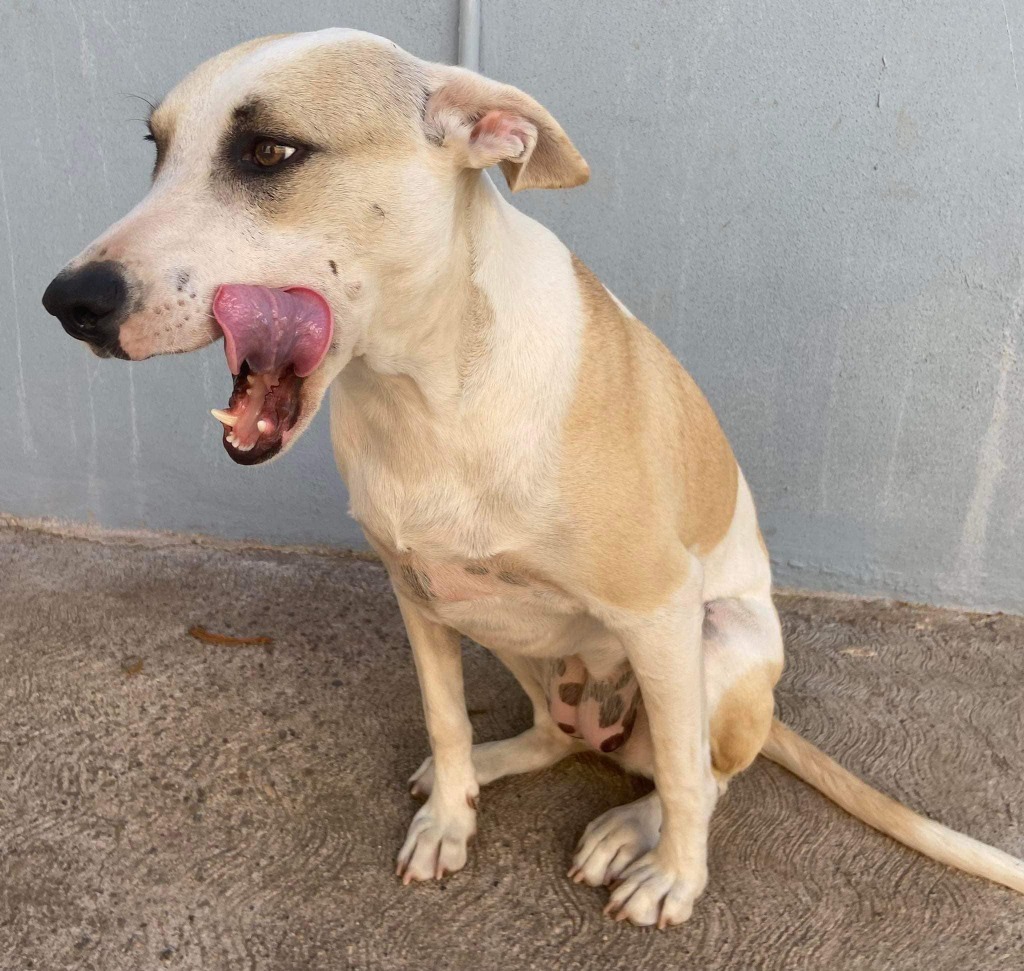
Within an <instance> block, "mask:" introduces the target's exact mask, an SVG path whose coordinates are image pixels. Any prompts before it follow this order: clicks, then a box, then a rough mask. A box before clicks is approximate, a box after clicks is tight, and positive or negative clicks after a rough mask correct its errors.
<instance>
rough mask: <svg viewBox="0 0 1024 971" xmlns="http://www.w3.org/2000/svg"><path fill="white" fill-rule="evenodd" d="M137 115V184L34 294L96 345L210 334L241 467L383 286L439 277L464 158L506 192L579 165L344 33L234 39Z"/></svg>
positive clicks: (511, 103)
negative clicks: (105, 225)
mask: <svg viewBox="0 0 1024 971" xmlns="http://www.w3.org/2000/svg"><path fill="white" fill-rule="evenodd" d="M149 125H150V136H149V137H151V138H152V140H153V142H154V143H155V146H156V163H155V167H154V172H153V185H152V188H151V190H150V192H149V194H148V195H147V196H146V198H145V199H144V200H143V201H142V202H141V203H140V204H139V205H138V206H137V207H136V208H135V209H133V210H132V211H131V212H130V213H129V214H128V215H127V216H125V217H124V218H123V219H122V220H121V221H120V222H118V223H116V224H115V225H113V226H112V227H111V228H110V229H108V230H107V231H106V232H105V233H104V234H103V235H102V236H100V237H99V238H98V239H97V240H96V241H95V242H93V243H92V244H91V245H90V246H88V247H87V248H86V249H85V250H84V251H83V252H82V253H81V254H80V255H79V256H78V257H76V258H75V259H74V260H72V261H71V263H69V264H68V266H67V267H65V269H64V270H63V271H62V272H61V273H60V274H59V275H58V276H57V277H56V278H55V279H54V280H53V282H52V283H51V284H50V286H49V287H48V289H47V291H46V294H45V295H44V297H43V304H44V306H45V307H46V309H47V310H48V311H49V312H50V313H52V314H54V315H55V316H56V317H58V318H59V319H60V322H61V324H62V325H63V326H64V329H65V330H66V331H67V332H68V333H69V334H70V335H71V336H72V337H75V338H77V339H79V340H83V341H86V342H87V343H88V344H89V345H90V346H91V347H92V349H93V350H94V351H95V352H96V353H97V354H99V355H101V356H114V357H121V358H125V359H129V360H136V361H137V360H142V359H144V358H147V357H151V356H153V355H156V354H169V353H182V352H186V351H192V350H196V349H198V348H200V347H204V346H206V345H207V344H209V343H211V342H212V341H214V340H217V339H218V338H220V337H224V340H225V351H226V356H227V360H228V365H229V368H230V370H231V372H232V374H233V375H234V389H233V391H232V394H231V399H230V402H229V405H228V408H227V409H226V410H224V411H218V412H215V415H216V417H218V419H219V420H221V421H222V423H223V424H224V445H225V448H226V449H227V451H228V454H229V455H230V456H231V457H232V458H233V459H234V460H235V461H236V462H239V463H241V464H246V465H251V464H255V463H257V462H262V461H265V460H267V459H269V458H272V457H274V456H275V455H277V454H279V453H280V452H282V451H283V450H284V449H287V448H288V446H289V444H290V443H291V442H292V441H294V440H295V439H296V438H297V437H298V436H299V434H301V432H302V431H303V430H304V429H305V427H306V426H307V425H308V423H309V422H310V421H311V420H312V417H313V415H314V414H315V412H316V410H317V408H318V407H319V405H320V402H321V400H322V398H323V395H324V392H325V391H326V389H327V387H328V386H329V384H330V383H331V381H332V380H333V379H334V377H335V376H336V375H337V374H338V373H339V372H340V371H341V369H342V368H344V367H345V365H346V364H347V363H348V361H349V360H350V359H351V358H352V356H353V354H354V353H359V347H360V344H361V342H362V341H363V340H365V338H366V335H367V333H368V332H369V331H370V329H371V328H372V327H375V326H381V317H382V315H384V314H385V303H387V304H388V305H390V306H391V307H394V306H395V303H396V301H401V300H403V299H406V298H407V299H408V300H409V301H415V300H416V299H418V295H419V294H421V293H422V292H423V291H424V290H425V289H429V287H430V283H431V281H432V280H437V279H439V277H440V274H441V271H442V270H443V269H444V264H445V261H446V260H447V259H448V258H449V256H450V251H451V245H452V242H453V239H454V236H455V229H454V227H455V224H456V221H457V219H458V217H459V208H460V193H461V192H462V191H463V189H464V186H465V185H466V179H467V177H469V176H471V174H472V173H474V170H480V169H483V168H487V167H489V166H492V165H495V164H497V165H500V166H501V168H502V170H503V172H504V174H505V176H506V178H507V180H508V182H509V184H510V186H511V187H512V188H513V189H521V188H532V187H557V186H571V185H579V184H580V183H582V182H585V181H586V179H587V177H588V174H589V173H588V169H587V166H586V163H585V162H584V161H583V159H582V158H581V157H580V155H579V153H578V152H577V151H576V150H575V148H573V146H572V143H571V142H570V141H569V139H568V138H567V137H566V135H565V133H564V132H563V131H562V129H561V128H560V127H559V126H558V124H557V123H556V122H555V121H554V119H553V118H552V117H551V116H550V115H549V114H548V113H547V111H545V110H544V109H543V108H542V107H541V106H540V105H539V104H537V102H535V101H534V100H533V99H532V98H530V97H528V96H527V95H525V94H523V93H522V92H521V91H519V90H517V89H516V88H512V87H509V86H508V85H504V84H499V83H497V82H493V81H490V80H488V79H486V78H483V77H480V76H479V75H476V74H473V73H471V72H468V71H464V70H460V69H458V68H452V67H446V66H443V65H437V64H430V63H427V62H424V61H420V60H418V59H417V58H415V57H413V56H411V55H410V54H407V53H406V52H405V51H403V50H401V49H400V48H398V47H396V46H395V45H394V44H392V43H390V42H389V41H386V40H383V39H381V38H378V37H374V36H372V35H370V34H364V33H360V32H357V31H348V30H327V31H321V32H319V33H315V34H298V35H290V36H283V37H272V38H263V39H261V40H256V41H252V42H250V43H247V44H243V45H241V46H239V47H236V48H234V49H232V50H230V51H228V52H226V53H224V54H221V55H219V56H218V57H215V58H213V59H212V60H210V61H208V62H207V63H205V64H203V65H202V66H201V67H199V68H198V69H197V70H195V71H194V72H193V73H192V74H191V75H190V76H189V77H187V78H186V79H185V80H184V81H183V82H181V83H180V84H179V85H178V86H177V87H176V88H175V89H174V90H173V91H172V92H171V93H170V95H168V96H167V98H166V99H165V100H164V101H163V102H162V103H161V104H160V105H159V106H158V107H157V108H156V109H154V111H153V113H152V115H151V117H150V120H149ZM385 298H386V299H385Z"/></svg>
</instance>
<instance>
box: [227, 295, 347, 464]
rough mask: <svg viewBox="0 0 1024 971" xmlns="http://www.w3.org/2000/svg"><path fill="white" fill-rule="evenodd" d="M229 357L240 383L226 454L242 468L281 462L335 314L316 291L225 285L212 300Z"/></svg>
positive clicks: (236, 385) (233, 402) (236, 388)
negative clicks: (277, 458)
mask: <svg viewBox="0 0 1024 971" xmlns="http://www.w3.org/2000/svg"><path fill="white" fill-rule="evenodd" d="M213 315H214V318H215V319H216V321H217V323H218V324H219V325H220V329H221V330H222V331H223V332H224V355H225V357H226V358H227V362H228V367H229V368H230V369H231V373H232V374H233V375H234V376H235V382H234V388H233V389H232V392H231V398H230V400H229V401H228V407H227V408H226V409H220V408H214V409H213V411H212V412H211V413H212V415H213V417H214V418H216V419H217V421H219V422H220V423H221V425H222V426H223V427H224V439H223V441H224V448H225V450H226V451H227V453H228V455H230V456H231V458H232V459H233V460H234V461H235V462H237V463H238V464H239V465H257V464H258V463H260V462H265V461H266V460H267V459H269V458H272V457H273V456H274V455H276V454H277V453H278V452H279V451H281V448H282V447H283V446H284V444H285V442H286V441H287V440H288V436H289V434H290V432H291V431H292V429H293V428H294V427H295V425H296V424H297V422H298V421H299V419H300V418H301V417H302V406H303V399H302V386H303V382H304V379H305V378H306V377H308V376H309V375H310V374H311V373H312V372H313V371H315V370H316V368H317V367H318V366H319V365H320V362H321V361H322V360H323V359H324V355H326V353H327V350H328V348H329V347H330V343H331V335H332V333H333V323H332V320H331V308H330V306H329V305H328V303H327V301H326V300H324V298H323V297H322V296H320V294H319V293H317V292H316V291H315V290H309V289H307V288H305V287H288V288H284V289H273V288H271V287H258V286H248V285H245V284H225V285H223V286H221V287H220V288H219V289H218V290H217V293H216V294H215V296H214V298H213Z"/></svg>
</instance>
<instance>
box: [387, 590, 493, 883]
mask: <svg viewBox="0 0 1024 971" xmlns="http://www.w3.org/2000/svg"><path fill="white" fill-rule="evenodd" d="M398 604H399V607H400V608H401V610H402V618H403V620H404V621H405V629H406V631H407V632H408V634H409V643H410V644H411V645H412V654H413V659H414V660H415V662H416V674H417V675H418V677H419V682H420V693H421V694H422V696H423V715H424V718H425V720H426V723H427V735H428V737H429V738H430V750H431V752H432V754H433V756H434V787H433V789H432V790H431V793H430V798H429V799H427V801H426V802H425V803H424V804H423V805H422V806H421V807H420V809H419V811H418V812H417V813H416V815H415V816H414V817H413V821H412V825H411V826H410V827H409V835H408V836H407V837H406V839H405V843H404V844H403V846H402V848H401V850H400V851H399V853H398V869H397V872H398V875H399V876H400V877H402V882H403V883H405V884H409V883H411V882H412V881H413V880H431V879H437V880H440V879H441V877H443V876H444V875H445V874H446V873H454V872H455V871H456V870H461V869H462V868H463V867H464V866H465V865H466V845H467V843H468V842H469V840H470V837H472V835H473V833H474V832H475V831H476V797H477V795H478V793H479V791H480V790H479V787H478V785H477V782H476V776H475V774H474V772H473V761H472V757H471V754H470V753H471V751H472V745H473V729H472V726H471V725H470V723H469V716H468V714H467V713H466V701H465V697H464V695H463V689H462V647H461V643H460V638H459V634H458V632H457V631H454V630H452V629H451V628H450V627H444V626H442V625H440V624H436V623H434V622H433V621H431V620H430V619H429V618H427V617H425V616H424V615H423V613H422V612H421V611H420V610H419V609H418V608H417V607H416V605H415V604H414V603H412V602H411V601H409V600H406V599H405V598H404V597H403V596H402V595H401V594H399V595H398Z"/></svg>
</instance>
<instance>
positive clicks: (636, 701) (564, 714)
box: [548, 654, 641, 753]
mask: <svg viewBox="0 0 1024 971" xmlns="http://www.w3.org/2000/svg"><path fill="white" fill-rule="evenodd" d="M640 702H641V699H640V686H639V685H638V684H637V682H636V677H635V676H634V675H633V669H632V668H631V667H630V666H629V663H628V662H627V661H623V662H622V664H620V665H619V666H618V667H617V668H616V669H615V670H614V671H613V672H612V673H611V674H610V675H609V676H608V677H606V678H603V679H600V680H599V679H597V678H594V677H591V675H590V673H589V672H588V671H587V669H586V667H585V666H584V664H583V661H582V660H581V659H580V658H579V656H578V655H575V654H573V655H571V656H569V657H563V658H557V659H555V660H554V661H552V662H551V664H550V673H549V681H548V704H549V707H550V710H551V717H552V718H553V719H554V720H555V722H556V723H557V724H558V727H559V728H560V729H562V731H563V732H565V733H566V734H567V735H572V736H573V737H574V738H578V739H581V740H582V741H584V742H585V743H586V744H587V745H588V746H589V747H590V748H592V749H594V750H595V751H597V752H606V753H607V752H614V751H615V750H616V749H618V748H621V747H622V746H623V745H625V744H626V742H627V741H628V740H629V736H630V735H631V734H632V733H633V726H634V725H635V724H636V715H637V711H638V710H639V707H640Z"/></svg>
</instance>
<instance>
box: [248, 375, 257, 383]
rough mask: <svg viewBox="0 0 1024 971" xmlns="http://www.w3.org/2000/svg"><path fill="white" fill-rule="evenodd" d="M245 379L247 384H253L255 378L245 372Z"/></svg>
mask: <svg viewBox="0 0 1024 971" xmlns="http://www.w3.org/2000/svg"><path fill="white" fill-rule="evenodd" d="M245 380H246V383H247V384H255V383H256V378H255V377H253V375H251V374H247V375H246V376H245Z"/></svg>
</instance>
